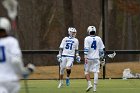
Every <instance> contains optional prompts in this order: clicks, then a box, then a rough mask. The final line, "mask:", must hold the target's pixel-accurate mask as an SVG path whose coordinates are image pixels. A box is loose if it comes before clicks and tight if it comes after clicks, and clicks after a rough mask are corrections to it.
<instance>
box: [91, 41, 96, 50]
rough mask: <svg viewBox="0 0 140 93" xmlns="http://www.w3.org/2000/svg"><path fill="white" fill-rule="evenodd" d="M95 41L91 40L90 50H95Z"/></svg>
mask: <svg viewBox="0 0 140 93" xmlns="http://www.w3.org/2000/svg"><path fill="white" fill-rule="evenodd" d="M96 47H97V46H96V41H95V40H93V42H92V44H91V48H93V49H94V50H95V49H96Z"/></svg>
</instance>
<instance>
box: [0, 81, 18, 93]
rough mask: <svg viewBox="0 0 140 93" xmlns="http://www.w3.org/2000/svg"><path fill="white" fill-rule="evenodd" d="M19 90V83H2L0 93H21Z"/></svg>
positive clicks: (0, 83)
mask: <svg viewBox="0 0 140 93" xmlns="http://www.w3.org/2000/svg"><path fill="white" fill-rule="evenodd" d="M19 90H20V83H19V82H18V81H9V82H0V93H19Z"/></svg>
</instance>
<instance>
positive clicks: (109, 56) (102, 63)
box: [100, 51, 116, 66]
mask: <svg viewBox="0 0 140 93" xmlns="http://www.w3.org/2000/svg"><path fill="white" fill-rule="evenodd" d="M115 56H116V52H115V51H114V53H112V54H108V55H106V56H105V57H104V58H103V59H101V60H100V61H101V66H104V65H105V59H106V57H108V58H111V59H113V58H114V57H115Z"/></svg>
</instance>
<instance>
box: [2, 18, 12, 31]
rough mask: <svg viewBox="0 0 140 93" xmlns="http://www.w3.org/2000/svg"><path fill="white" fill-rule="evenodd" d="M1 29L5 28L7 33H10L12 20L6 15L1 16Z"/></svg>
mask: <svg viewBox="0 0 140 93" xmlns="http://www.w3.org/2000/svg"><path fill="white" fill-rule="evenodd" d="M0 29H4V30H5V31H6V33H9V32H10V30H11V24H10V21H9V20H8V19H7V18H5V17H0Z"/></svg>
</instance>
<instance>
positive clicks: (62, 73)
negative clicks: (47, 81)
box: [58, 67, 65, 88]
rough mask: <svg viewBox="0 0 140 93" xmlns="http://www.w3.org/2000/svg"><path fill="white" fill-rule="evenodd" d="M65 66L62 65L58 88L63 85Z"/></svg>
mask: <svg viewBox="0 0 140 93" xmlns="http://www.w3.org/2000/svg"><path fill="white" fill-rule="evenodd" d="M64 70H65V69H64V68H61V67H60V80H59V85H58V88H61V87H62V86H63V75H64Z"/></svg>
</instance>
